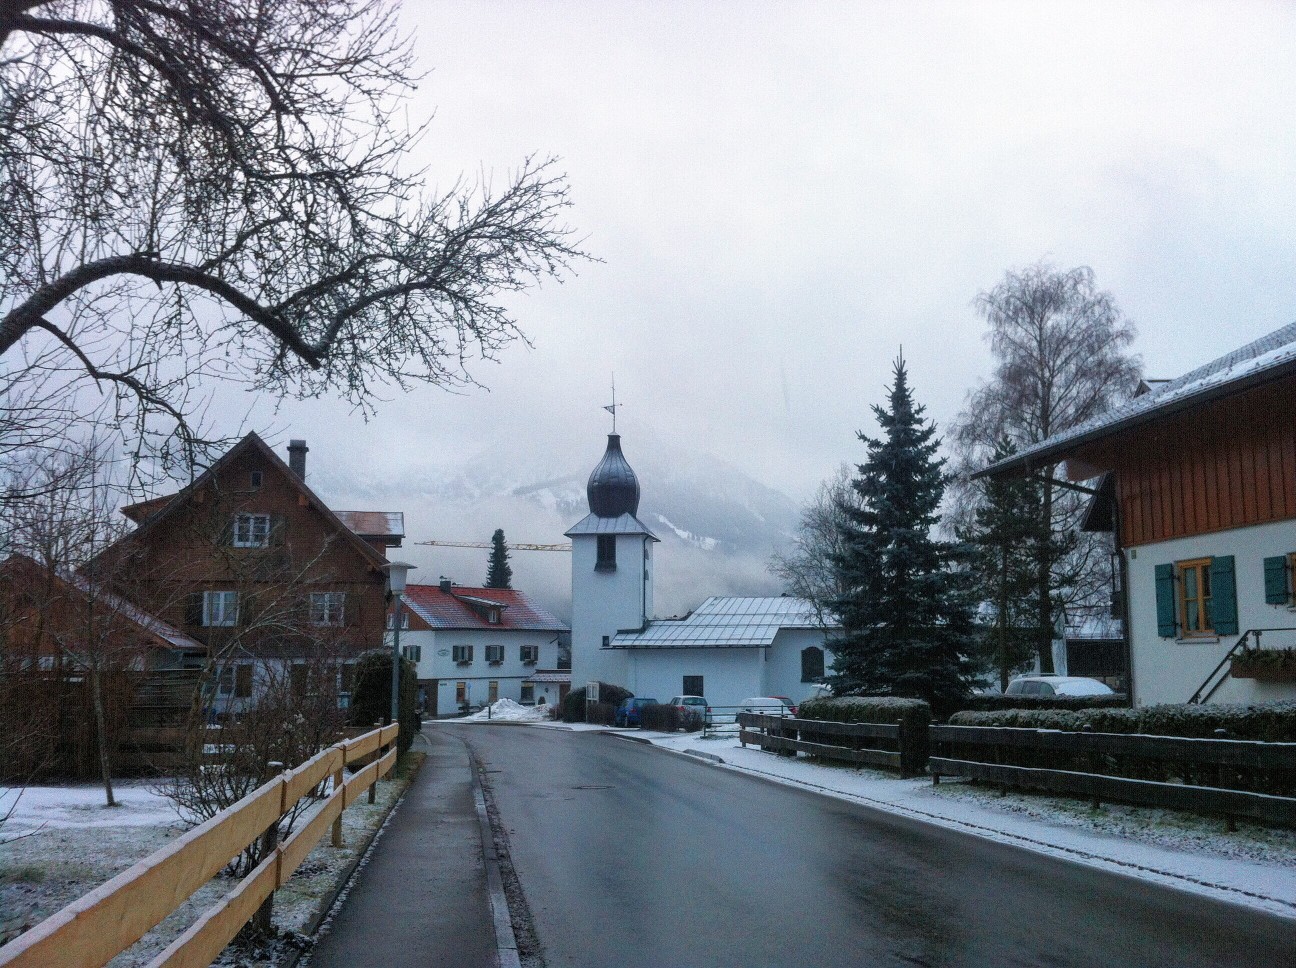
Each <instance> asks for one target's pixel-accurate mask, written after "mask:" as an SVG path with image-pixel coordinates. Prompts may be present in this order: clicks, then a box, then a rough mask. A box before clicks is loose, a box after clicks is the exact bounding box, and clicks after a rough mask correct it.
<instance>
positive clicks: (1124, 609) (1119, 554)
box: [1112, 491, 1134, 707]
mask: <svg viewBox="0 0 1296 968" xmlns="http://www.w3.org/2000/svg"><path fill="white" fill-rule="evenodd" d="M1112 543H1113V544H1114V545H1115V546H1116V560H1117V561H1118V562H1119V564H1118V565H1117V567H1118V568H1119V569H1120V583H1121V623H1122V624H1123V625H1124V626H1125V629H1124V631H1125V685H1126V687H1127V689H1128V690H1129V701H1130V706H1131V707H1133V705H1134V626H1133V625H1131V624H1130V583H1129V559H1128V558H1127V557H1126V556H1125V547H1124V545H1123V543H1122V541H1121V506H1120V495H1119V491H1118V492H1117V493H1116V494H1113V495H1112Z"/></svg>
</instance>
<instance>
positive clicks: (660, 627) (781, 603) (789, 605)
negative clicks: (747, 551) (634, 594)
mask: <svg viewBox="0 0 1296 968" xmlns="http://www.w3.org/2000/svg"><path fill="white" fill-rule="evenodd" d="M819 628H823V626H822V625H820V623H819V620H818V617H817V615H816V613H815V609H814V606H813V605H811V603H810V602H809V601H807V600H806V599H804V598H792V597H790V596H781V597H779V598H719V597H713V598H708V599H707V600H706V601H705V602H703V603H702V604H701V605H699V606H698V607H697V609H696V610H695V611H694V612H692V613H691V614H689V615H686V616H685V617H684V618H680V619H654V620H653V621H652V622H649V623H648V627H647V628H645V629H644V630H642V631H635V630H627V631H623V632H618V633H617V634H616V635H615V636H613V638H612V641H611V643H610V644H609V647H610V648H613V649H697V648H712V649H722V648H727V649H759V648H764V647H765V646H769V645H772V644H773V643H774V637H775V636H776V635H778V633H779V632H780V631H781V630H783V629H819Z"/></svg>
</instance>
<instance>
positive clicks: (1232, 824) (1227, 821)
mask: <svg viewBox="0 0 1296 968" xmlns="http://www.w3.org/2000/svg"><path fill="white" fill-rule="evenodd" d="M1259 638H1260V633H1259V632H1256V639H1257V640H1258V639H1259ZM1215 738H1216V739H1228V738H1229V731H1228V730H1227V729H1217V730H1215ZM1215 782H1216V783H1218V784H1219V786H1220V789H1222V790H1227V789H1228V783H1227V782H1226V781H1225V780H1224V764H1223V763H1220V764H1219V765H1218V766H1217V767H1215ZM1224 825H1225V829H1226V830H1227V831H1228V832H1229V833H1236V832H1237V818H1236V817H1234V816H1233V814H1231V813H1228V814H1225V815H1224Z"/></svg>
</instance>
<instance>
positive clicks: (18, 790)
mask: <svg viewBox="0 0 1296 968" xmlns="http://www.w3.org/2000/svg"><path fill="white" fill-rule="evenodd" d="M113 799H114V800H116V801H117V805H116V806H114V807H108V806H105V805H104V789H103V785H102V784H100V785H94V784H88V785H78V786H29V787H4V786H0V817H2V816H4V815H5V814H6V813H8V812H9V810H10V808H11V807H12V808H13V812H12V813H11V814H10V815H9V819H8V820H7V821H5V823H4V825H3V826H0V844H3V843H4V842H5V841H6V840H8V839H10V838H11V837H15V836H20V835H22V834H26V833H30V832H31V831H33V830H40V829H45V830H54V829H68V828H76V829H84V828H87V827H154V826H163V827H166V826H174V825H176V824H178V823H179V822H180V817H179V814H177V813H176V811H175V806H174V804H173V802H172V801H171V800H169V799H167V798H166V797H165V796H163V795H162V794H160V793H158V792H156V791H155V790H154V789H152V788H151V786H150V785H149V784H147V783H144V782H141V781H138V780H132V781H117V782H115V783H113Z"/></svg>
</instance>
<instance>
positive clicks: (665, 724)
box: [639, 703, 683, 733]
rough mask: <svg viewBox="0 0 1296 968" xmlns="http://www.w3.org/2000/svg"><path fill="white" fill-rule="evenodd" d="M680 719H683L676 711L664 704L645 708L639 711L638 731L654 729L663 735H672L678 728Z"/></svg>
mask: <svg viewBox="0 0 1296 968" xmlns="http://www.w3.org/2000/svg"><path fill="white" fill-rule="evenodd" d="M682 719H683V717H682V716H681V715H680V711H679V710H678V709H676V708H675V707H674V706H668V705H666V704H665V703H658V704H657V705H655V706H645V707H644V708H643V709H641V710H639V728H640V729H656V730H661V731H662V732H663V733H673V732H675V730H677V729H679V728H680V721H681V720H682Z"/></svg>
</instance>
